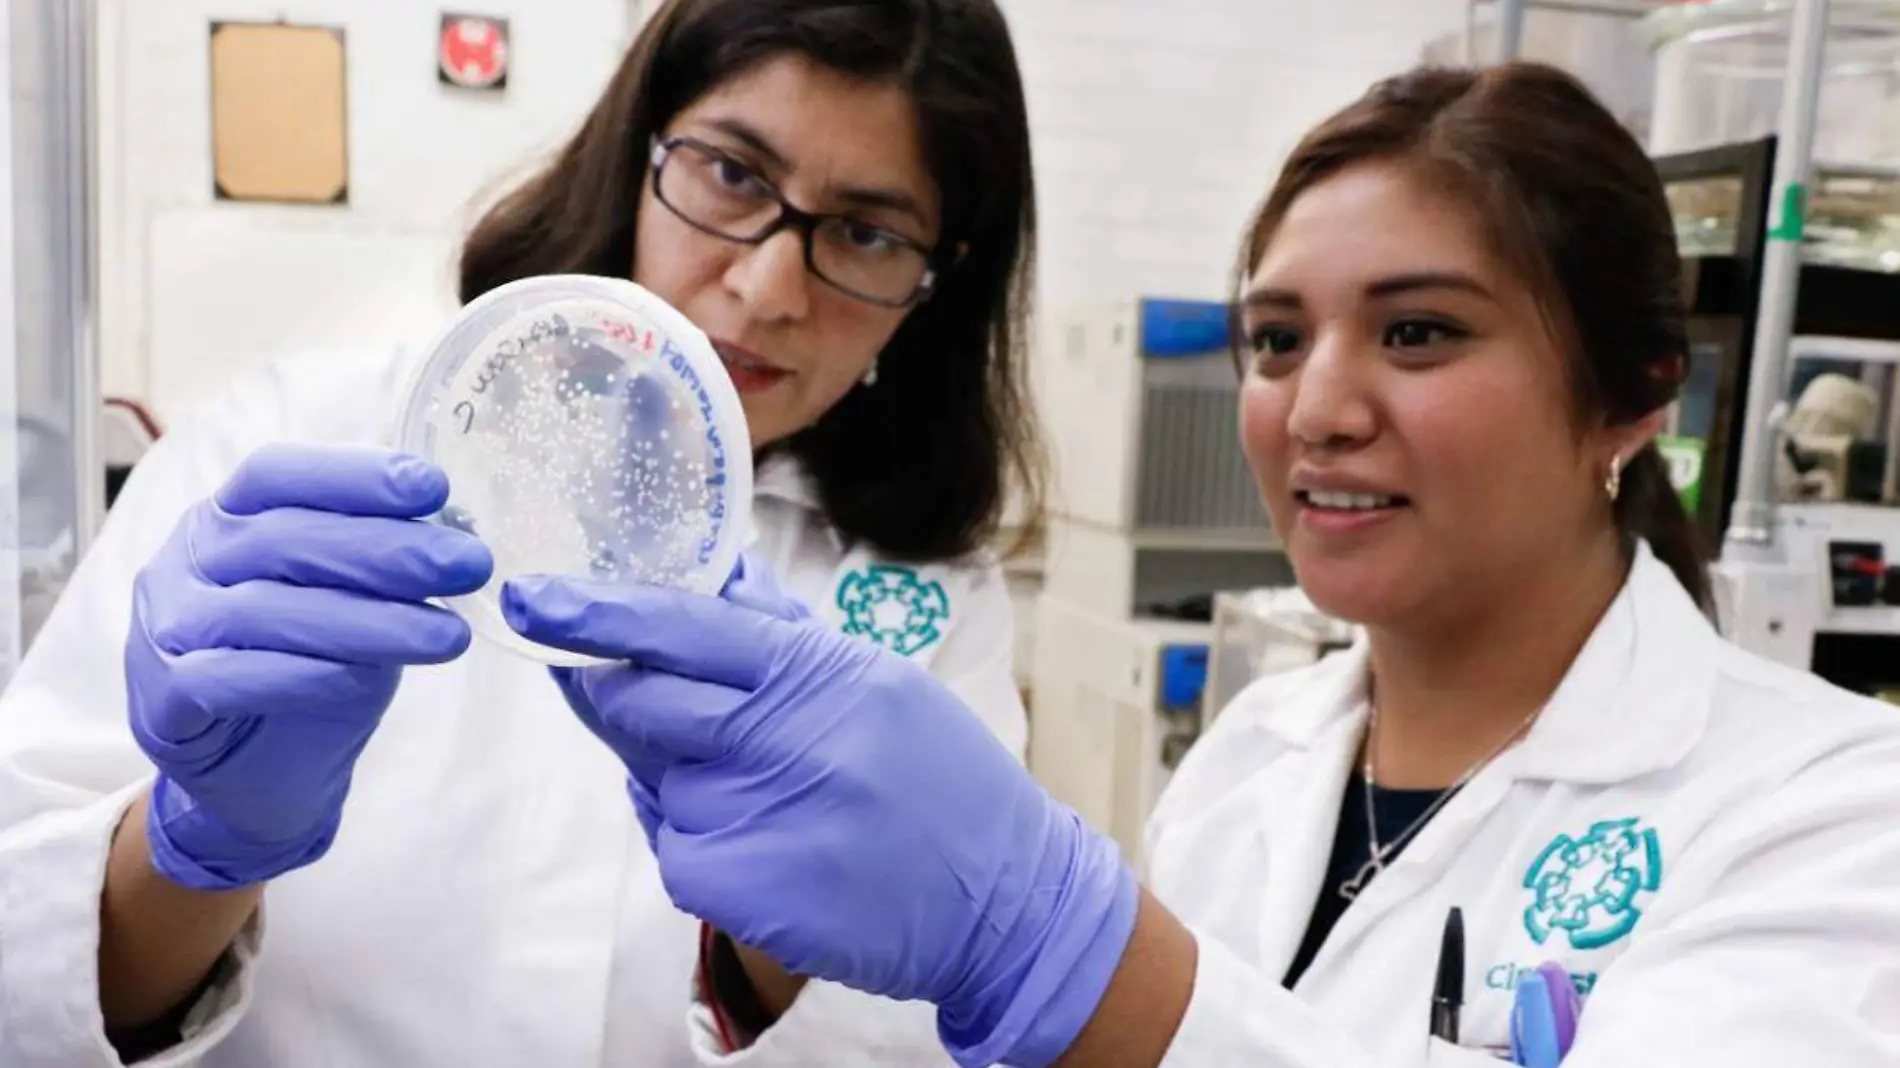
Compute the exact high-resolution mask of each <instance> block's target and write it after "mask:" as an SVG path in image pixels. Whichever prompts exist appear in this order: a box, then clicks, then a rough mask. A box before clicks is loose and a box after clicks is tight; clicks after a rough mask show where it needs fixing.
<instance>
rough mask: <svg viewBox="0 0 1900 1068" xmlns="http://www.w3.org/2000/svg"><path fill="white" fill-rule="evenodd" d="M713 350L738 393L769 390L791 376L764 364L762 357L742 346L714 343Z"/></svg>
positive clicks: (787, 372) (779, 368)
mask: <svg viewBox="0 0 1900 1068" xmlns="http://www.w3.org/2000/svg"><path fill="white" fill-rule="evenodd" d="M713 349H714V350H715V351H716V352H718V353H719V361H720V362H721V363H723V364H724V365H725V367H726V377H728V378H730V379H732V386H733V388H734V389H736V390H738V391H739V392H740V393H756V392H758V391H759V390H762V389H770V388H771V387H773V386H775V385H777V384H778V383H779V382H781V381H783V380H784V379H785V378H786V377H788V376H789V375H790V374H791V372H790V371H787V370H785V369H784V368H781V367H776V366H773V365H772V364H771V363H768V362H766V360H765V358H764V357H762V356H760V355H759V354H758V353H756V352H753V351H752V350H750V349H748V348H745V347H744V346H742V345H735V344H732V343H730V342H725V341H716V342H714V343H713Z"/></svg>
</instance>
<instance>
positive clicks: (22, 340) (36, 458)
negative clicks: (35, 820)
mask: <svg viewBox="0 0 1900 1068" xmlns="http://www.w3.org/2000/svg"><path fill="white" fill-rule="evenodd" d="M89 9H90V5H88V4H85V3H71V2H67V0H10V2H9V3H8V5H7V17H6V19H5V20H4V22H0V71H4V73H5V75H6V77H5V79H4V80H5V83H6V86H7V97H6V101H5V106H4V107H0V248H3V249H4V250H5V255H4V256H0V685H4V684H5V683H6V681H7V680H8V679H9V678H10V677H11V676H12V673H13V669H14V667H15V666H16V665H17V663H18V662H19V658H20V656H21V655H22V654H23V653H24V652H25V650H26V649H27V647H28V646H29V645H30V644H31V643H32V640H33V637H34V635H35V633H36V632H37V631H38V630H39V627H40V624H41V623H42V622H44V620H45V618H46V614H47V612H48V611H49V610H50V609H51V607H52V604H53V602H54V600H55V599H56V598H57V597H58V595H59V592H60V590H61V589H62V588H63V586H64V585H65V582H66V579H67V577H68V576H69V575H70V574H71V573H72V569H73V565H74V564H75V562H76V561H77V560H78V558H79V554H80V553H81V552H83V551H84V549H85V547H86V544H87V543H88V541H89V540H90V538H91V535H92V532H93V530H94V529H95V528H96V526H97V524H98V521H99V518H100V513H101V512H102V511H103V487H102V479H103V468H102V467H101V466H100V464H99V463H98V462H96V460H95V454H96V448H95V445H94V436H95V429H94V423H95V414H96V412H97V410H98V407H99V399H98V386H97V381H96V372H95V365H94V361H93V352H92V344H93V341H92V338H93V330H92V323H93V316H94V311H93V307H92V285H91V279H92V263H91V256H92V253H91V234H90V229H91V227H90V219H91V198H90V195H89V189H90V184H91V183H90V176H89V173H88V170H89V167H88V156H89V150H90V143H89V142H90V136H91V134H90V130H91V118H90V109H89V107H88V100H87V71H88V64H89V52H90V42H89V35H90V29H91V27H90V25H89V23H88V21H87V17H88V16H87V13H88V11H89Z"/></svg>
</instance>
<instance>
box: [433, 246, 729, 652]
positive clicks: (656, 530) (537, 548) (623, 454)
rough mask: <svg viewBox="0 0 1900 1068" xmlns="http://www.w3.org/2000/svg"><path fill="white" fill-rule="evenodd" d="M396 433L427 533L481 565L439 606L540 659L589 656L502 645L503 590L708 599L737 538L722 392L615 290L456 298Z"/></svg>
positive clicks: (720, 369) (716, 366) (658, 310)
mask: <svg viewBox="0 0 1900 1068" xmlns="http://www.w3.org/2000/svg"><path fill="white" fill-rule="evenodd" d="M396 438H397V441H396V447H397V448H399V449H403V450H405V451H408V452H413V453H416V454H418V455H421V456H424V457H427V458H428V459H429V460H430V461H432V462H433V463H435V464H437V465H438V466H440V467H441V468H442V469H443V470H444V471H445V472H447V474H448V477H449V497H448V502H447V503H446V504H445V505H444V506H443V508H442V510H441V512H439V513H438V514H437V515H435V516H434V517H432V521H433V522H437V523H442V524H444V525H446V526H452V527H455V528H457V529H459V530H464V531H467V532H469V533H471V534H473V535H475V536H476V537H478V538H480V539H481V540H482V541H483V542H484V543H485V544H486V545H487V546H488V548H489V550H490V552H492V553H493V554H494V558H495V574H494V577H493V578H492V579H491V580H490V581H489V583H488V585H487V586H485V587H483V588H482V589H481V590H478V591H477V592H475V593H473V594H470V595H468V596H465V597H455V598H446V599H445V601H444V603H445V604H447V605H448V607H450V608H451V609H453V610H454V611H456V612H458V613H459V614H461V615H462V616H463V617H464V618H466V619H467V620H468V621H469V625H470V627H471V628H472V629H473V630H474V631H475V633H476V634H477V635H478V636H480V637H482V638H485V639H487V640H489V641H492V642H494V643H495V644H498V645H501V646H503V647H504V648H507V649H509V650H511V651H512V652H514V653H517V654H519V655H521V656H523V657H526V658H528V659H530V660H534V661H537V662H540V663H544V664H551V665H561V666H584V665H588V664H594V663H599V662H600V661H598V660H596V659H595V658H592V657H588V656H582V655H578V654H574V653H570V652H567V651H565V650H560V649H553V648H549V647H547V646H544V645H540V644H538V643H536V642H531V641H529V640H527V639H526V638H523V637H522V636H521V635H520V634H518V633H516V632H515V630H514V629H513V628H512V627H510V626H509V625H508V622H507V620H506V619H504V618H503V617H502V613H501V588H502V585H503V583H505V582H507V581H508V580H509V579H511V578H515V577H518V576H522V575H531V574H540V575H559V576H563V577H570V578H581V579H594V580H603V581H629V582H641V583H649V584H654V585H662V586H671V587H675V588H679V589H686V590H692V591H694V592H699V593H717V592H718V591H719V590H720V589H721V588H722V587H723V585H724V584H725V581H726V578H727V577H728V576H729V575H730V574H731V572H732V568H733V565H734V564H735V563H736V562H737V561H738V557H739V552H740V550H741V549H742V548H743V547H744V545H745V544H746V542H748V541H749V540H750V538H751V506H752V443H751V435H750V432H749V431H748V429H747V427H746V422H745V413H744V411H743V409H741V407H740V405H739V395H738V392H737V391H736V390H735V389H734V388H733V386H732V381H731V380H730V379H729V378H728V377H727V376H726V371H725V367H724V366H723V365H722V364H721V362H720V360H719V356H718V354H717V353H716V352H715V351H714V349H713V347H712V342H711V341H710V340H709V339H708V338H707V337H706V335H705V333H704V332H703V331H701V330H700V329H699V328H698V327H696V326H694V325H693V324H692V322H690V321H689V320H688V319H687V318H686V317H685V316H684V315H682V314H681V313H680V312H679V311H678V310H676V309H675V308H673V307H671V306H670V305H668V304H666V303H665V302H664V301H662V300H660V299H659V298H658V297H656V296H654V295H653V294H652V293H650V292H648V291H647V290H645V289H643V288H641V287H640V286H638V285H635V284H634V283H632V282H630V281H625V280H622V279H614V278H600V277H595V276H591V275H541V276H536V277H531V278H525V279H521V280H518V281H515V282H510V283H508V284H506V285H503V286H500V287H498V288H496V289H494V290H491V291H490V292H488V293H486V294H484V295H482V296H481V297H478V298H477V299H475V300H473V301H471V302H469V303H468V304H467V305H466V306H465V307H464V308H463V309H462V311H461V313H460V314H459V315H458V316H457V317H456V318H455V320H454V321H453V322H451V323H450V324H449V326H448V328H447V329H445V330H444V331H443V332H442V334H441V336H440V337H439V338H438V339H437V340H436V342H435V344H434V346H433V347H432V348H431V349H430V351H429V353H428V355H427V356H426V357H425V358H424V360H423V361H422V363H421V365H420V366H419V367H418V369H417V371H416V374H415V376H414V379H413V380H412V383H411V386H410V389H409V393H408V397H407V402H406V404H405V405H404V406H403V409H402V415H401V419H400V424H399V426H398V428H397V432H396Z"/></svg>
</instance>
